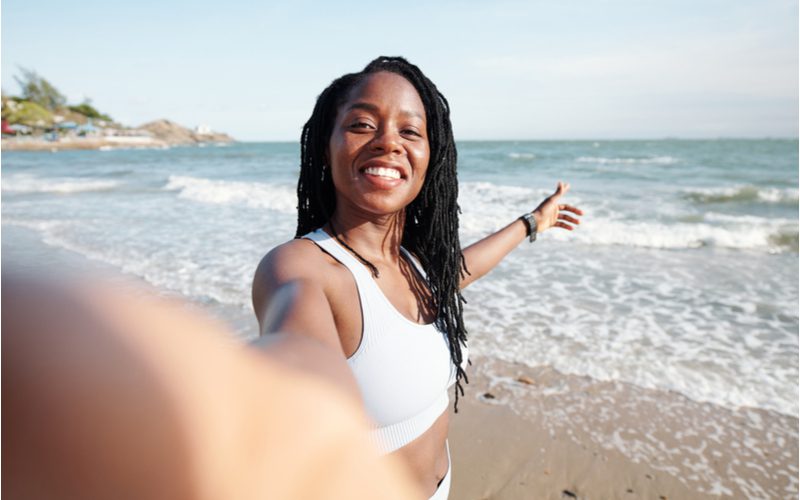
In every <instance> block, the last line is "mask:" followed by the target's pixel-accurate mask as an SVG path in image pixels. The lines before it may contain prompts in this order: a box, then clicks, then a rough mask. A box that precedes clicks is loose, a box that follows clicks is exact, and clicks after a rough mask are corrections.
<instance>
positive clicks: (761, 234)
mask: <svg viewBox="0 0 800 500" xmlns="http://www.w3.org/2000/svg"><path fill="white" fill-rule="evenodd" d="M755 219H758V220H759V224H753V223H752V221H753V220H755ZM710 220H713V217H712V218H711V219H710ZM787 223H788V224H789V225H790V224H791V223H790V221H781V220H777V221H775V220H769V219H764V218H761V217H748V218H746V219H745V220H737V221H736V222H735V224H731V225H727V226H719V225H714V224H708V223H697V224H688V223H678V224H662V223H658V222H636V221H625V220H612V219H590V220H584V224H583V225H582V227H581V228H580V229H579V230H577V231H574V232H573V233H572V234H569V235H567V234H563V233H556V232H553V234H552V235H548V236H552V237H553V238H555V239H560V240H566V239H570V240H572V241H576V242H582V243H586V244H591V245H598V244H599V245H625V246H632V247H644V248H661V249H671V250H674V249H688V248H700V247H706V246H712V247H719V248H736V249H754V250H765V251H770V252H776V251H783V250H785V248H782V247H781V246H780V245H776V244H775V239H776V238H780V237H781V236H782V235H784V234H786V232H787V231H790V230H791V228H788V229H787ZM795 232H796V226H795Z"/></svg>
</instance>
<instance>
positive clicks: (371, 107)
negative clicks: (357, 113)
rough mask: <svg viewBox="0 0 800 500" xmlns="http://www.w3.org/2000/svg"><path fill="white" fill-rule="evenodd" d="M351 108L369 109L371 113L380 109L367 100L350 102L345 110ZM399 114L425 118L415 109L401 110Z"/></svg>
mask: <svg viewBox="0 0 800 500" xmlns="http://www.w3.org/2000/svg"><path fill="white" fill-rule="evenodd" d="M353 109H363V110H365V111H371V112H373V113H377V112H378V111H380V110H379V109H378V106H376V105H374V104H370V103H368V102H354V103H353V104H351V105H350V106H348V107H347V111H351V110H353ZM400 114H402V115H405V116H411V117H414V118H419V119H420V120H424V119H425V117H424V116H422V115H421V114H419V113H417V112H416V111H410V110H401V111H400Z"/></svg>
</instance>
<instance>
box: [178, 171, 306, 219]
mask: <svg viewBox="0 0 800 500" xmlns="http://www.w3.org/2000/svg"><path fill="white" fill-rule="evenodd" d="M163 189H164V190H166V191H177V192H178V197H180V198H184V199H187V200H192V201H197V202H200V203H213V204H217V205H244V206H248V207H252V208H266V209H269V210H275V211H277V212H281V213H285V214H294V213H296V212H297V195H296V193H295V191H294V189H293V188H291V187H289V186H284V185H279V184H267V183H263V182H243V181H222V180H214V179H204V178H197V177H189V176H182V175H171V176H169V179H168V181H167V184H166V185H165V186H164V188H163Z"/></svg>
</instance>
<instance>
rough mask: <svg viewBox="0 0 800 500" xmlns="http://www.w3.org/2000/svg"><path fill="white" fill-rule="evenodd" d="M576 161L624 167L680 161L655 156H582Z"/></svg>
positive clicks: (669, 163) (668, 157)
mask: <svg viewBox="0 0 800 500" xmlns="http://www.w3.org/2000/svg"><path fill="white" fill-rule="evenodd" d="M575 161H577V162H578V163H599V164H602V165H605V164H624V165H634V164H639V165H651V164H652V165H672V164H673V163H678V161H679V160H678V159H677V158H674V157H672V156H653V157H649V158H605V157H602V156H581V157H578V158H577V159H576V160H575Z"/></svg>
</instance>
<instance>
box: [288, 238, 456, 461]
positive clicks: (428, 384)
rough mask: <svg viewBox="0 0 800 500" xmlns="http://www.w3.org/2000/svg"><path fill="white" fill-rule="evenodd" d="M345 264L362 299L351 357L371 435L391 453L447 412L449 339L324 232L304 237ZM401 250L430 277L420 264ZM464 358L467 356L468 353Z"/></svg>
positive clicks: (452, 372) (451, 377)
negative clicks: (409, 312)
mask: <svg viewBox="0 0 800 500" xmlns="http://www.w3.org/2000/svg"><path fill="white" fill-rule="evenodd" d="M304 238H307V239H309V240H311V241H313V242H314V243H316V244H317V245H318V246H319V247H320V248H322V250H324V251H325V252H327V253H328V254H330V255H331V256H332V257H333V258H334V259H336V260H337V261H339V262H340V263H341V264H342V265H344V266H345V267H346V268H347V269H349V270H350V272H351V273H352V275H353V278H354V279H355V282H356V287H357V288H358V297H359V300H360V301H361V317H362V335H361V343H360V344H359V346H358V348H357V349H356V352H355V353H353V355H352V356H351V357H350V358H348V359H347V363H348V364H349V365H350V368H351V369H352V370H353V373H354V374H355V378H356V381H357V382H358V386H359V388H360V390H361V395H362V397H363V399H364V406H365V407H366V410H367V413H368V414H369V416H370V417H372V419H373V421H374V422H375V424H376V428H375V429H374V430H373V432H372V437H373V439H374V441H375V443H376V444H377V445H378V447H379V448H380V449H381V450H383V451H384V452H386V453H389V452H391V451H394V450H396V449H398V448H401V447H403V446H405V445H406V444H408V443H410V442H411V441H413V440H414V439H416V438H417V437H419V436H420V435H421V434H422V433H424V432H425V431H426V430H428V429H429V428H430V427H431V425H433V423H434V422H435V421H436V419H437V418H439V416H440V415H441V414H442V413H443V412H444V411H445V410H446V409H447V406H448V403H449V398H448V395H447V392H448V388H449V387H450V386H451V385H452V384H453V383H455V379H456V369H455V365H453V363H452V362H451V361H450V349H449V347H448V341H447V337H446V336H445V335H444V334H442V332H440V331H439V330H438V329H437V328H436V327H435V326H434V325H433V324H428V325H421V324H419V323H415V322H413V321H411V320H409V319H408V318H406V317H405V316H403V315H402V314H401V313H400V312H399V311H398V310H397V309H396V308H395V307H394V306H393V305H392V303H391V302H389V299H387V298H386V296H385V295H384V294H383V292H382V291H381V289H380V287H379V286H378V284H377V283H376V282H375V280H374V279H373V278H372V274H371V273H370V271H369V270H368V269H367V268H366V267H365V266H364V265H363V264H362V263H361V262H359V261H358V260H357V259H356V258H355V257H354V256H353V255H352V254H351V253H350V252H348V251H347V250H345V249H344V248H343V247H342V246H341V245H340V244H339V243H338V242H337V241H336V239H335V238H333V237H331V236H330V235H328V234H327V233H326V232H324V231H323V230H322V229H317V230H316V231H313V232H311V233H309V234H307V235H305V236H304ZM400 250H401V252H402V253H403V255H404V256H405V258H406V259H408V260H409V261H410V262H411V263H412V264H413V265H414V267H415V268H416V269H417V271H418V272H419V273H420V275H421V276H422V277H423V278H425V273H424V271H423V270H422V268H421V266H420V264H419V262H417V260H416V259H415V258H414V257H413V256H412V255H411V254H410V253H408V252H407V251H406V250H405V249H404V248H402V247H401V248H400ZM463 353H464V354H463V359H464V360H466V359H467V358H468V353H467V352H466V350H464V351H463Z"/></svg>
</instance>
